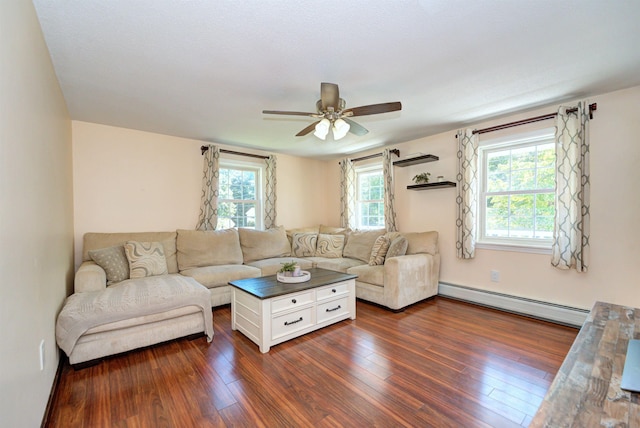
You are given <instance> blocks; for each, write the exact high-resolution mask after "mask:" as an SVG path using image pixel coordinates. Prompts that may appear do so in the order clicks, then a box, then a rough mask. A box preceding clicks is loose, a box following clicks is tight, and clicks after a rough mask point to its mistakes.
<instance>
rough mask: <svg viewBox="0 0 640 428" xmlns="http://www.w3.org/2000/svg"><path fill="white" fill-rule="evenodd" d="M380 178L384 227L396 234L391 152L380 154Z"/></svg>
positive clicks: (386, 151) (385, 151)
mask: <svg viewBox="0 0 640 428" xmlns="http://www.w3.org/2000/svg"><path fill="white" fill-rule="evenodd" d="M382 176H383V178H384V227H385V229H387V232H397V230H398V226H397V224H396V208H395V194H394V189H393V161H392V160H391V152H390V151H389V149H385V150H384V151H383V152H382Z"/></svg>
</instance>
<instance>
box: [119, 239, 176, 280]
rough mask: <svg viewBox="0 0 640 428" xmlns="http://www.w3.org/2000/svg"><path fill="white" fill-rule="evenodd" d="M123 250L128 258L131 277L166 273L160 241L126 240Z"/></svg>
mask: <svg viewBox="0 0 640 428" xmlns="http://www.w3.org/2000/svg"><path fill="white" fill-rule="evenodd" d="M124 251H125V253H126V254H127V260H129V276H130V277H131V278H132V279H133V278H144V277H145V276H154V275H164V274H166V273H168V272H167V259H166V258H165V256H164V247H163V246H162V243H161V242H138V241H128V242H127V243H126V244H125V245H124Z"/></svg>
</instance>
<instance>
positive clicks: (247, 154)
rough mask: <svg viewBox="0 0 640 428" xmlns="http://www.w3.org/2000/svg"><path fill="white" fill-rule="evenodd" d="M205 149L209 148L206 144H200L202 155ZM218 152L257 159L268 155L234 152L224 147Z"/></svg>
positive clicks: (266, 157)
mask: <svg viewBox="0 0 640 428" xmlns="http://www.w3.org/2000/svg"><path fill="white" fill-rule="evenodd" d="M207 150H209V147H208V146H200V151H201V152H202V154H203V155H204V154H205V153H206V151H207ZM220 153H226V154H228V155H239V156H247V157H250V158H257V159H269V156H263V155H254V154H252V153H242V152H235V151H233V150H225V149H220Z"/></svg>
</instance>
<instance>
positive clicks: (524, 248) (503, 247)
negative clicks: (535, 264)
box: [476, 241, 551, 255]
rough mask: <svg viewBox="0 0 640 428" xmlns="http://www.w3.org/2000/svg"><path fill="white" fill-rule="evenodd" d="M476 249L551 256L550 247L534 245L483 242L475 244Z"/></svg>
mask: <svg viewBox="0 0 640 428" xmlns="http://www.w3.org/2000/svg"><path fill="white" fill-rule="evenodd" d="M476 249H480V250H492V251H511V252H515V253H530V254H548V255H551V247H550V246H548V247H547V246H536V245H516V244H503V243H496V242H486V241H485V242H478V243H476Z"/></svg>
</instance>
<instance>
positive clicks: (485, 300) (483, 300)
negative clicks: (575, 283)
mask: <svg viewBox="0 0 640 428" xmlns="http://www.w3.org/2000/svg"><path fill="white" fill-rule="evenodd" d="M438 294H439V295H441V296H444V297H450V298H452V299H458V300H463V301H466V302H470V303H475V304H477V305H482V306H487V307H490V308H494V309H500V310H503V311H507V312H513V313H516V314H520V315H525V316H529V317H533V318H538V319H541V320H545V321H551V322H555V323H558V324H564V325H568V326H571V327H581V326H582V324H583V323H584V321H585V319H586V318H587V315H588V314H589V311H588V310H586V309H580V308H573V307H571V306H563V305H558V304H555V303H548V302H543V301H540V300H533V299H527V298H524V297H517V296H510V295H508V294H502V293H496V292H495V291H487V290H479V289H477V288H471V287H465V286H462V285H455V284H449V283H446V282H440V283H439V284H438Z"/></svg>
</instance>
